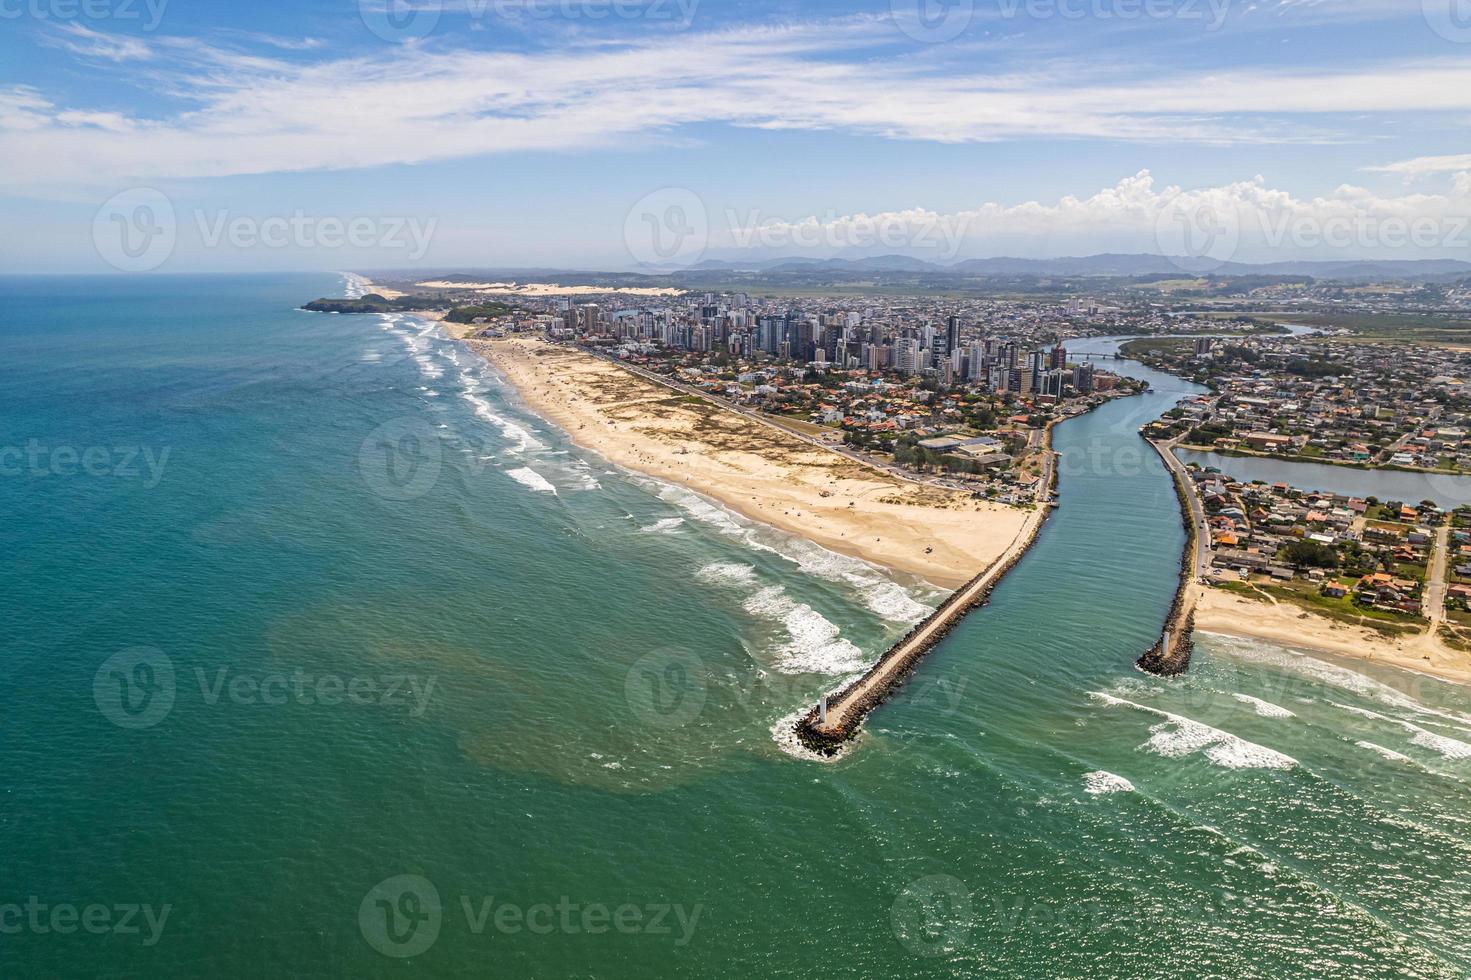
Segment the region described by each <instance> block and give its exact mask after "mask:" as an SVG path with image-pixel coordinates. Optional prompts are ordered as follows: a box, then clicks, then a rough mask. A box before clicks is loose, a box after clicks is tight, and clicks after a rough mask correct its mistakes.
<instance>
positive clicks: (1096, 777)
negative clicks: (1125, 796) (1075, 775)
mask: <svg viewBox="0 0 1471 980" xmlns="http://www.w3.org/2000/svg"><path fill="white" fill-rule="evenodd" d="M1083 791H1084V792H1085V793H1087V794H1088V795H1089V796H1103V795H1105V794H1108V793H1132V792H1134V784H1133V783H1131V782H1129V781H1128V780H1127V779H1125V778H1124V777H1123V776H1120V775H1117V774H1115V773H1111V772H1108V771H1107V770H1105V769H1097V770H1095V771H1093V772H1085V773H1083Z"/></svg>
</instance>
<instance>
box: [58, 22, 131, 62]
mask: <svg viewBox="0 0 1471 980" xmlns="http://www.w3.org/2000/svg"><path fill="white" fill-rule="evenodd" d="M57 30H58V31H59V32H60V33H59V35H58V36H56V37H55V38H54V40H51V41H48V43H55V44H57V45H59V46H60V47H63V48H65V49H66V50H68V51H70V52H71V53H72V54H75V55H79V56H81V57H83V58H101V59H103V60H106V61H142V60H146V59H148V58H151V57H152V56H153V51H152V49H151V48H150V47H149V46H148V44H147V43H145V42H143V41H140V40H137V39H136V38H131V37H122V36H118V35H112V34H103V33H100V32H98V31H94V30H92V29H91V28H90V27H87V26H86V25H84V24H79V23H77V22H76V21H65V22H63V23H62V24H61V25H60V26H59V27H58V28H57ZM43 37H44V35H43Z"/></svg>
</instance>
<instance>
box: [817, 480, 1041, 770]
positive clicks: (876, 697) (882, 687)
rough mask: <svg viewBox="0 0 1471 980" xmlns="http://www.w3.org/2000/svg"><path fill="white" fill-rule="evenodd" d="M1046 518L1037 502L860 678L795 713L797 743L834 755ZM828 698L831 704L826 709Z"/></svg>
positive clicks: (1008, 566)
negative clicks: (1010, 534)
mask: <svg viewBox="0 0 1471 980" xmlns="http://www.w3.org/2000/svg"><path fill="white" fill-rule="evenodd" d="M1051 514H1052V505H1051V504H1048V503H1039V504H1037V505H1036V507H1035V509H1034V510H1033V511H1032V513H1030V514H1028V515H1027V520H1026V523H1024V524H1023V525H1022V527H1021V529H1020V530H1019V531H1017V536H1016V538H1015V539H1013V541H1012V543H1011V544H1010V545H1009V546H1008V547H1007V549H1006V551H1004V552H1002V553H1001V555H1000V556H999V557H997V559H996V560H995V561H993V562H992V563H991V564H990V565H987V566H986V567H985V568H984V569H982V570H981V571H980V573H979V574H977V575H976V577H975V578H973V579H971V580H970V581H969V582H967V583H966V584H965V585H964V586H962V587H961V588H959V589H957V590H955V591H954V592H953V593H951V594H950V596H949V597H948V598H947V599H946V600H945V601H944V602H943V603H941V604H940V606H939V608H937V609H936V610H935V611H934V612H932V613H930V614H929V615H928V616H926V617H925V618H924V619H923V620H921V621H920V622H918V623H916V624H915V625H914V627H913V628H912V629H911V630H910V631H909V632H908V633H906V634H905V635H904V637H903V638H902V639H900V640H899V642H897V643H895V644H894V645H893V646H891V647H890V648H889V649H888V650H887V651H885V652H884V654H883V656H881V657H879V659H878V660H877V661H876V662H875V663H874V665H873V666H872V667H870V668H868V670H866V671H864V672H863V674H862V676H860V677H858V678H857V679H856V680H854V681H852V682H851V683H849V684H848V685H846V686H845V687H843V688H841V689H840V690H838V691H836V692H833V693H830V694H825V695H823V696H822V698H821V700H820V701H819V702H818V704H817V705H816V706H814V707H813V708H811V709H809V710H808V711H807V712H806V713H805V714H802V713H799V715H798V718H797V720H796V722H795V723H794V725H793V731H794V732H795V734H796V738H797V742H798V744H800V745H801V746H802V747H803V748H805V749H807V750H808V751H809V752H812V753H815V754H816V755H818V756H824V757H829V758H831V757H833V756H836V755H838V754H839V753H840V752H841V751H842V749H843V746H844V745H845V744H846V743H848V742H850V741H852V740H853V739H854V738H855V737H856V736H857V735H858V732H859V730H860V729H861V728H862V727H863V722H864V721H865V720H866V719H867V718H868V715H869V714H870V713H871V712H872V711H873V710H874V709H875V708H877V707H879V706H880V705H882V704H883V703H884V702H885V701H887V700H888V699H889V697H890V696H891V695H892V694H893V693H894V692H895V691H897V690H898V689H899V688H900V687H902V686H903V685H904V682H905V681H906V680H908V678H909V675H910V674H912V673H913V672H914V671H915V669H916V668H917V667H918V666H919V664H920V661H922V660H923V659H924V658H925V656H926V654H928V653H929V652H930V651H931V650H933V649H934V648H935V647H936V646H938V645H939V644H940V642H941V641H942V640H944V639H945V637H946V636H947V635H949V633H950V630H951V629H953V628H954V627H955V626H956V625H958V624H959V623H960V621H961V620H963V619H964V618H965V617H966V616H967V615H969V614H970V612H971V611H972V610H975V609H979V608H980V607H982V606H984V605H986V604H987V603H989V602H990V601H991V593H992V591H994V590H995V588H996V586H997V585H999V584H1000V583H1001V581H1002V579H1004V578H1006V576H1007V574H1008V573H1009V572H1010V571H1011V570H1012V569H1013V568H1015V567H1016V565H1017V563H1018V562H1020V561H1021V560H1022V558H1024V557H1025V556H1026V554H1027V552H1028V551H1030V550H1031V548H1032V545H1034V544H1035V543H1036V542H1037V537H1038V535H1040V534H1041V533H1042V526H1043V524H1045V523H1046V522H1047V518H1048V517H1049V516H1051ZM829 700H833V701H834V702H835V703H834V704H833V705H832V706H831V708H829V707H828V701H829Z"/></svg>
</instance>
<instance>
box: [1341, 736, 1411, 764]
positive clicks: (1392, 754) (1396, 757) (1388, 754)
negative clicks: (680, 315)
mask: <svg viewBox="0 0 1471 980" xmlns="http://www.w3.org/2000/svg"><path fill="white" fill-rule="evenodd" d="M1354 744H1355V745H1357V746H1358V747H1359V748H1361V749H1368V750H1369V751H1370V752H1377V753H1379V754H1380V755H1382V756H1384V758H1386V759H1388V760H1390V761H1391V762H1409V763H1413V762H1414V761H1415V760H1414V759H1411V758H1410V757H1409V756H1407V755H1403V754H1401V753H1399V752H1396V751H1395V750H1394V749H1386V748H1385V747H1384V746H1382V745H1375V744H1374V743H1373V742H1365V741H1362V740H1361V741H1358V742H1355V743H1354Z"/></svg>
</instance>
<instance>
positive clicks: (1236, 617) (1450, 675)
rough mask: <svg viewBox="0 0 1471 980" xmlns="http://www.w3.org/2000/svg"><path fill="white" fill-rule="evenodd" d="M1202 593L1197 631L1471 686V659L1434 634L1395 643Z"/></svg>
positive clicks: (1281, 607)
mask: <svg viewBox="0 0 1471 980" xmlns="http://www.w3.org/2000/svg"><path fill="white" fill-rule="evenodd" d="M1197 588H1198V591H1199V593H1200V594H1199V597H1198V601H1197V604H1196V607H1195V628H1196V629H1198V630H1202V631H1204V632H1207V633H1224V634H1227V635H1229V636H1244V637H1249V638H1252V639H1259V640H1269V641H1271V642H1273V643H1280V644H1281V645H1283V646H1288V647H1294V648H1297V649H1308V650H1321V651H1324V652H1326V653H1333V654H1337V655H1339V656H1343V657H1352V658H1354V659H1357V660H1363V661H1367V662H1370V663H1378V664H1387V665H1390V666H1394V667H1400V668H1403V669H1405V670H1413V671H1419V672H1421V673H1425V674H1431V675H1433V676H1435V677H1439V678H1442V679H1444V680H1448V681H1455V682H1457V683H1460V684H1471V654H1468V653H1463V652H1461V651H1459V650H1453V649H1451V648H1450V647H1448V646H1446V645H1445V644H1444V643H1442V642H1440V640H1439V639H1437V638H1436V637H1435V636H1434V634H1433V633H1431V632H1423V633H1420V634H1417V635H1412V636H1407V637H1405V638H1403V639H1390V638H1389V637H1387V636H1385V635H1383V634H1382V633H1377V632H1375V631H1373V630H1370V629H1365V628H1362V627H1354V626H1349V625H1346V624H1343V623H1336V622H1334V621H1333V620H1331V619H1327V618H1325V617H1323V616H1315V615H1313V614H1312V613H1309V612H1306V611H1304V610H1302V609H1300V608H1298V607H1296V606H1292V605H1288V604H1286V603H1274V602H1270V601H1267V600H1259V599H1252V598H1248V597H1245V596H1241V595H1237V594H1234V593H1231V592H1226V591H1223V590H1221V589H1212V588H1203V587H1197Z"/></svg>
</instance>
